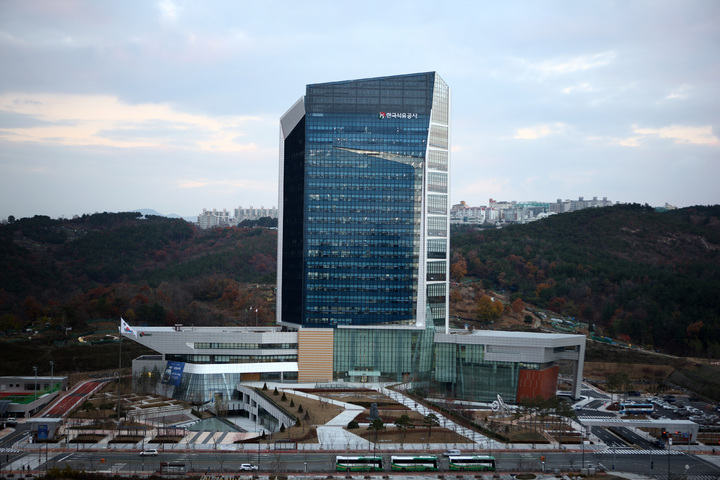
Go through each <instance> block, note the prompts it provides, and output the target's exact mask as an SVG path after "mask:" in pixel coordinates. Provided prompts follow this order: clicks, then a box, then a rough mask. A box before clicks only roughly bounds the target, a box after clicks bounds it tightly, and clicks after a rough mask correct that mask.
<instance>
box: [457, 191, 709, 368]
mask: <svg viewBox="0 0 720 480" xmlns="http://www.w3.org/2000/svg"><path fill="white" fill-rule="evenodd" d="M451 241H452V260H451V261H452V263H453V269H452V271H453V272H454V273H457V274H459V275H462V274H463V272H464V270H466V271H467V275H468V276H471V277H475V278H478V279H483V282H484V283H485V286H486V288H493V289H498V290H504V291H505V292H506V293H508V294H510V299H511V300H514V299H515V298H518V297H519V298H521V299H522V300H523V301H524V302H526V303H528V304H533V305H537V306H539V307H542V308H547V309H550V310H553V311H555V312H558V313H561V314H564V315H567V316H570V317H576V318H578V319H582V320H583V321H585V322H588V323H590V324H593V325H594V326H595V328H596V329H597V330H598V331H601V332H603V333H606V334H608V335H610V336H612V337H615V338H620V339H625V340H627V341H631V342H633V343H637V344H643V345H646V346H650V347H655V348H662V349H664V350H668V351H672V352H675V353H681V354H688V355H707V354H710V355H712V356H713V357H715V358H717V357H718V356H720V206H709V207H691V208H684V209H679V210H673V211H666V212H657V211H655V210H654V209H652V208H650V207H647V206H645V207H643V206H640V205H618V206H614V207H606V208H598V209H587V210H581V211H578V212H573V213H566V214H561V215H553V216H551V217H549V218H547V219H545V220H540V221H536V222H533V223H530V224H527V225H517V226H510V227H507V228H503V229H502V230H480V231H477V230H473V231H467V230H465V231H463V230H453V232H452V235H451Z"/></svg>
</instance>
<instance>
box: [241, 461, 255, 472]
mask: <svg viewBox="0 0 720 480" xmlns="http://www.w3.org/2000/svg"><path fill="white" fill-rule="evenodd" d="M257 469H258V466H257V465H253V464H252V463H243V464H242V465H240V470H242V471H243V472H252V471H254V470H257Z"/></svg>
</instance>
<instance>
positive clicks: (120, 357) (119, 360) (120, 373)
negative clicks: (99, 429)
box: [117, 318, 123, 427]
mask: <svg viewBox="0 0 720 480" xmlns="http://www.w3.org/2000/svg"><path fill="white" fill-rule="evenodd" d="M122 339H123V332H122V318H120V353H119V354H118V398H117V420H118V427H119V426H120V385H121V382H122Z"/></svg>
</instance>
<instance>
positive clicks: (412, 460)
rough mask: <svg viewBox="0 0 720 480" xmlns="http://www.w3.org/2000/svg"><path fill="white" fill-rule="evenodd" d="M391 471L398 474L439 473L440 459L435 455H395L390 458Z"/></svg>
mask: <svg viewBox="0 0 720 480" xmlns="http://www.w3.org/2000/svg"><path fill="white" fill-rule="evenodd" d="M390 469H391V470H394V471H396V472H398V471H399V472H406V471H411V472H412V471H425V472H437V469H438V459H437V457H436V456H434V455H409V456H400V455H397V456H395V455H393V456H392V457H390Z"/></svg>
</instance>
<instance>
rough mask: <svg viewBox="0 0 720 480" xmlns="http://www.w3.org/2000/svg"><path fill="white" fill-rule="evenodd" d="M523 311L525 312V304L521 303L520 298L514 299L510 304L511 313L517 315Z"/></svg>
mask: <svg viewBox="0 0 720 480" xmlns="http://www.w3.org/2000/svg"><path fill="white" fill-rule="evenodd" d="M523 310H525V302H523V301H522V298H516V299H515V301H514V302H513V303H512V312H513V313H515V314H518V313H521V312H522V311H523Z"/></svg>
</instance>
